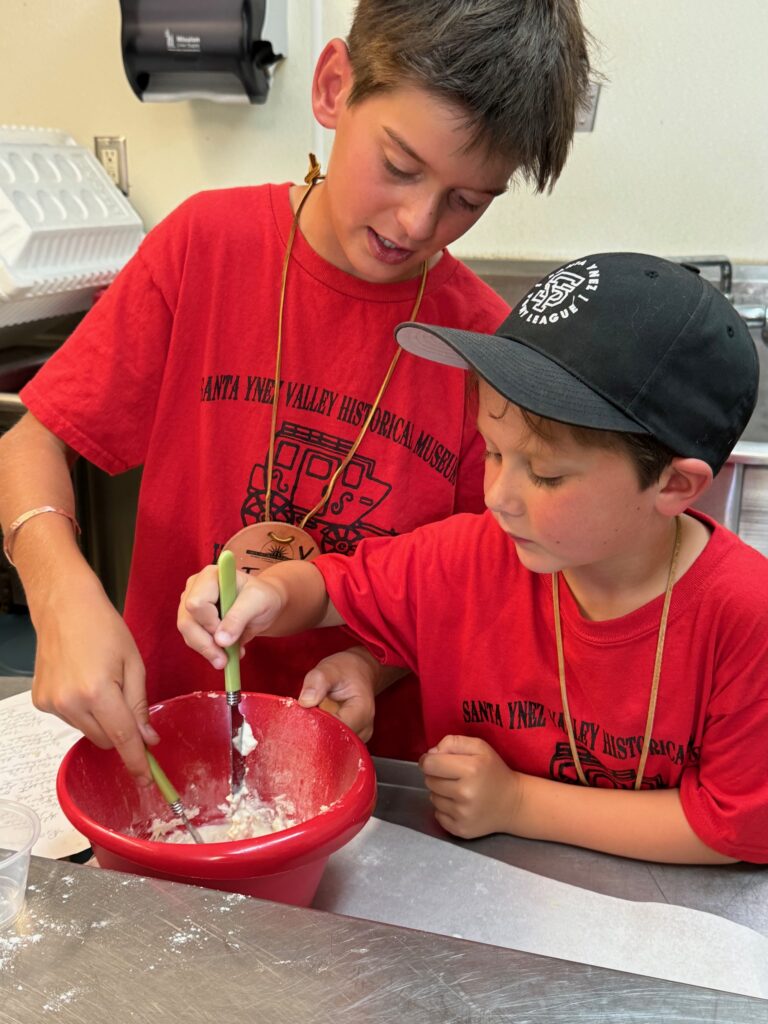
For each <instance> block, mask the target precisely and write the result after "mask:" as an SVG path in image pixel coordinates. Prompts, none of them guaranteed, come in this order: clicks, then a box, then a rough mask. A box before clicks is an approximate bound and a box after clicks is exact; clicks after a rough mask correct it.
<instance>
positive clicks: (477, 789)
mask: <svg viewBox="0 0 768 1024" xmlns="http://www.w3.org/2000/svg"><path fill="white" fill-rule="evenodd" d="M419 766H420V768H421V770H422V771H423V772H424V781H425V782H426V784H427V788H428V789H429V791H430V800H431V801H432V804H433V806H434V808H435V818H436V819H437V821H438V822H439V823H440V824H441V825H442V826H443V828H444V829H445V830H446V832H450V833H452V834H453V835H455V836H459V838H461V839H476V838H477V837H478V836H485V835H488V834H489V833H491V832H510V831H512V827H511V823H512V822H513V821H514V820H515V817H516V814H517V812H518V809H519V804H520V800H521V796H522V792H521V786H520V776H519V775H518V773H517V772H514V771H512V769H511V768H508V767H507V765H506V764H505V763H504V761H503V760H502V759H501V758H500V757H499V755H498V754H497V753H496V751H495V750H494V749H493V748H492V747H491V746H489V745H488V744H487V743H486V742H485V740H481V739H477V738H475V737H472V736H445V737H444V738H443V739H442V740H440V742H439V743H438V745H437V746H436V747H432V748H431V749H430V750H428V751H427V753H426V754H424V755H423V756H422V758H421V760H420V761H419Z"/></svg>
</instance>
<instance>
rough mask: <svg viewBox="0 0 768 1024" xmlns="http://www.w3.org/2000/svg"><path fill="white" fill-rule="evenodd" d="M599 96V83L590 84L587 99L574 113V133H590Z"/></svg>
mask: <svg viewBox="0 0 768 1024" xmlns="http://www.w3.org/2000/svg"><path fill="white" fill-rule="evenodd" d="M599 95H600V83H599V82H590V83H589V91H588V93H587V99H586V102H585V104H584V106H583V107H581V109H580V110H578V111H577V113H576V131H577V132H591V131H592V128H593V126H594V123H595V114H596V113H597V98H598V96H599Z"/></svg>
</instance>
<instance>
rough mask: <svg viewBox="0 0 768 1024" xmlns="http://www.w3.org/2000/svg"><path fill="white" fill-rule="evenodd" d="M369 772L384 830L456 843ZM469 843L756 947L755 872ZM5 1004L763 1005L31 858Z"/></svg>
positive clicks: (273, 1016)
mask: <svg viewBox="0 0 768 1024" xmlns="http://www.w3.org/2000/svg"><path fill="white" fill-rule="evenodd" d="M377 773H378V776H379V780H380V795H379V801H378V805H377V810H376V814H377V815H378V816H379V817H381V818H385V819H386V820H389V821H393V822H396V823H399V824H403V825H407V826H410V827H412V828H417V829H419V830H420V831H424V832H427V833H430V834H433V835H440V836H441V838H443V839H445V840H446V841H447V842H448V841H451V840H449V839H448V838H447V837H446V836H445V835H444V833H442V832H441V830H439V828H438V827H437V826H436V825H435V823H434V821H433V820H432V815H431V811H430V806H429V802H428V797H427V794H426V791H425V790H424V788H423V786H422V784H421V779H420V773H419V771H418V768H417V767H416V766H415V765H410V764H405V763H403V762H396V761H382V760H378V761H377ZM456 842H458V841H456ZM464 845H467V846H469V847H470V848H471V849H472V850H473V851H475V852H479V853H482V854H486V855H488V856H491V857H495V858H498V859H500V860H503V861H506V862H507V863H513V864H516V865H518V866H520V867H523V868H528V869H529V870H532V871H536V872H538V873H539V874H543V875H548V876H550V877H553V878H558V879H560V880H562V881H566V882H572V883H574V884H576V885H582V886H585V887H586V888H589V889H593V890H595V891H599V892H604V893H609V894H612V895H617V896H623V897H625V898H628V899H636V900H655V901H659V900H661V901H663V900H669V901H672V902H675V903H679V904H682V905H684V906H692V907H697V908H699V909H703V910H709V911H714V912H715V913H719V914H721V915H723V916H725V917H729V918H731V919H732V920H735V921H740V922H741V923H743V924H749V925H751V926H752V927H754V928H756V929H757V930H759V931H762V932H763V933H765V934H768V909H766V908H767V907H768V899H766V897H768V873H766V872H765V871H764V870H763V869H761V868H755V867H750V866H748V865H734V866H730V867H724V868H677V867H669V866H659V865H652V864H641V863H635V862H633V861H624V860H621V859H619V858H613V857H608V856H604V855H601V854H592V853H589V852H586V851H581V850H575V849H572V848H569V847H564V846H558V845H555V844H546V843H534V842H529V841H526V840H519V839H515V838H514V837H511V836H492V837H488V838H486V839H482V840H475V841H473V842H471V843H469V844H464ZM414 898H418V895H417V894H414ZM608 924H609V923H608ZM0 994H1V995H2V998H0V1022H1V1024H27V1022H29V1021H31V1020H33V1019H38V1017H39V1016H40V1014H41V1013H43V1014H45V1013H50V1012H55V1013H56V1017H55V1019H56V1021H57V1022H60V1024H74V1022H78V1024H82V1022H84V1021H86V1022H87V1021H101V1020H104V1019H106V1018H107V1015H109V1018H110V1019H112V1020H114V1021H117V1022H120V1021H124V1020H125V1021H127V1020H131V1021H135V1022H137V1024H140V1022H144V1021H147V1022H149V1021H152V1022H153V1024H154V1022H156V1021H158V1020H163V1019H168V1020H174V1021H175V1020H184V1021H185V1022H186V1021H195V1022H198V1021H199V1022H209V1021H210V1022H214V1021H215V1022H217V1024H218V1022H221V1021H222V1020H226V1019H227V1018H228V1017H229V1016H230V1015H233V1014H237V1015H238V1017H239V1016H241V1015H243V1014H245V1015H246V1017H247V1018H256V1019H258V1020H264V1021H268V1022H269V1024H315V1022H317V1024H321V1022H328V1024H330V1022H334V1024H336V1022H341V1021H343V1022H345V1024H346V1022H348V1024H363V1022H366V1024H369V1022H373V1021H375V1022H387V1021H390V1020H391V1021H393V1022H394V1021H397V1022H398V1024H410V1022H413V1024H416V1022H418V1024H426V1022H435V1024H453V1022H456V1024H459V1022H460V1024H501V1022H503V1021H510V1022H511V1021H520V1022H522V1021H526V1022H530V1024H544V1022H546V1024H559V1022H563V1024H565V1022H568V1024H573V1022H575V1021H585V1022H589V1024H593V1022H609V1021H610V1022H615V1021H617V1020H619V1019H620V1020H621V1021H622V1022H638V1024H639V1022H649V1021H654V1022H656V1021H662V1020H664V1021H680V1022H686V1024H687V1022H697V1024H698V1022H702V1024H703V1022H707V1024H715V1022H717V1024H730V1022H733V1024H751V1022H753V1021H754V1022H760V1024H765V1022H766V1021H768V1004H766V1003H765V1002H763V1001H759V1000H753V999H749V998H746V997H743V996H729V995H726V994H723V993H718V992H713V991H709V990H704V989H697V988H692V987H689V986H685V985H677V984H674V983H671V982H662V981H654V980H652V979H648V978H642V977H637V976H633V975H629V974H622V973H619V972H614V971H608V970H604V969H600V968H594V967H587V966H583V965H580V964H574V963H569V962H566V961H561V960H555V959H549V958H545V957H538V956H533V955H530V954H526V953H518V952H515V951H513V950H508V949H500V948H497V947H492V946H484V945H480V944H477V943H472V942H466V941H463V940H461V939H453V938H445V937H440V936H436V935H431V934H429V933H427V932H420V931H413V930H408V929H402V928H395V927H391V926H388V925H382V924H376V923H374V922H366V921H359V920H353V919H350V918H344V917H340V916H338V915H335V914H328V913H324V912H321V911H316V910H311V909H310V910H305V909H300V908H295V907H287V906H282V905H280V904H273V903H269V902H265V901H259V900H254V899H248V898H246V897H240V896H237V895H233V894H227V893H220V892H214V891H211V890H206V889H199V888H195V887H192V886H186V885H178V884H175V883H172V882H161V881H158V880H155V879H142V878H139V877H137V876H133V875H127V874H121V873H116V872H110V871H104V870H98V869H95V868H91V867H82V866H80V865H77V864H72V863H68V862H60V861H50V860H44V859H41V858H37V857H35V858H33V860H32V865H31V870H30V890H29V894H28V899H27V905H26V908H25V910H24V912H23V914H22V916H21V917H20V918H19V919H18V921H17V922H16V924H15V925H14V926H12V927H11V928H9V929H6V930H5V931H2V932H0Z"/></svg>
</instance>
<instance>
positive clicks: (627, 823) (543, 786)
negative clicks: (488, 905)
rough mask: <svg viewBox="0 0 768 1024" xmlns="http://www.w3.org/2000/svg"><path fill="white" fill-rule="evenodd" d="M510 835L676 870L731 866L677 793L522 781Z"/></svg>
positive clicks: (522, 778)
mask: <svg viewBox="0 0 768 1024" xmlns="http://www.w3.org/2000/svg"><path fill="white" fill-rule="evenodd" d="M519 779H520V783H521V788H520V794H519V800H517V801H516V804H517V806H516V808H514V809H513V808H510V809H509V825H510V828H509V829H507V831H509V832H511V833H513V834H514V835H518V836H524V837H525V838H528V839H546V840H550V841H553V842H559V843H569V844H571V845H573V846H583V847H587V848H589V849H592V850H601V851H602V852H604V853H611V854H615V855H617V856H620V857H634V858H637V859H639V860H649V861H661V862H664V863H674V864H730V863H733V858H730V857H726V856H724V855H722V854H720V853H717V852H716V851H715V850H713V849H711V848H710V847H709V846H706V845H705V844H704V843H703V842H702V841H701V840H700V839H699V838H698V836H697V835H696V833H695V832H694V831H693V829H692V828H691V826H690V825H689V824H688V820H687V819H686V817H685V813H684V811H683V807H682V803H681V801H680V791H679V790H677V789H663V790H643V791H641V792H637V793H636V792H634V791H628V790H617V789H599V788H591V787H586V786H571V785H566V784H564V783H561V782H554V781H553V780H551V779H542V778H537V777H534V776H531V775H521V776H519Z"/></svg>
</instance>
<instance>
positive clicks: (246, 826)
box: [150, 785, 299, 843]
mask: <svg viewBox="0 0 768 1024" xmlns="http://www.w3.org/2000/svg"><path fill="white" fill-rule="evenodd" d="M218 809H219V810H220V811H221V817H220V818H219V819H218V820H216V821H211V822H208V824H206V825H197V830H198V832H199V833H200V837H201V838H202V840H203V842H204V843H231V842H236V841H237V840H239V839H255V838H258V837H259V836H268V835H271V834H272V833H273V832H282V831H283V830H284V829H286V828H292V827H293V826H294V825H298V824H299V821H298V819H297V817H296V808H295V806H294V805H293V803H292V802H291V801H290V800H289V799H288V797H286V796H284V795H281V796H276V797H275V798H274V800H268V801H265V800H262V799H261V797H260V796H259V794H258V793H257V792H256V791H255V790H253V791H251V790H249V789H248V786H247V785H243V787H242V789H241V790H240V791H239V792H238V793H237V794H236V795H234V796H233V795H232V794H231V793H230V794H229V795H228V796H227V799H226V802H225V803H223V804H219V805H218ZM199 813H200V808H199V807H190V808H188V809H187V817H188V818H189V820H190V821H194V819H195V818H196V817H197V816H198V815H199ZM150 839H151V840H153V841H154V842H158V843H192V842H194V840H193V839H192V836H191V835H190V834H189V832H188V831H187V829H186V828H185V827H184V823H183V822H182V821H181V819H180V818H172V819H171V820H170V821H163V820H162V819H159V818H156V819H155V820H154V821H153V822H152V831H151V834H150Z"/></svg>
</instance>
